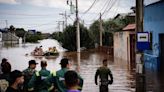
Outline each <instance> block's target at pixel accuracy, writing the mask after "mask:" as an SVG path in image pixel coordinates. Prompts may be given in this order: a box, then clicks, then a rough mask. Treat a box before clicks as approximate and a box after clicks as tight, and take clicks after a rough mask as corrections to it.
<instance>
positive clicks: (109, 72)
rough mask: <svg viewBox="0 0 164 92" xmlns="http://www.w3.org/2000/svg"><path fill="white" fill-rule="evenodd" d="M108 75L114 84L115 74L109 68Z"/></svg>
mask: <svg viewBox="0 0 164 92" xmlns="http://www.w3.org/2000/svg"><path fill="white" fill-rule="evenodd" d="M108 75H109V76H110V79H111V80H110V81H109V84H112V83H113V75H112V72H111V70H110V69H109V70H108Z"/></svg>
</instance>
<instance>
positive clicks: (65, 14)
mask: <svg viewBox="0 0 164 92" xmlns="http://www.w3.org/2000/svg"><path fill="white" fill-rule="evenodd" d="M59 15H62V16H63V17H64V22H65V23H64V25H65V28H66V27H67V12H66V11H65V13H59Z"/></svg>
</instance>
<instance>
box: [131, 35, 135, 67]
mask: <svg viewBox="0 0 164 92" xmlns="http://www.w3.org/2000/svg"><path fill="white" fill-rule="evenodd" d="M135 56H136V55H135V34H130V64H131V66H133V67H135V59H136V58H135Z"/></svg>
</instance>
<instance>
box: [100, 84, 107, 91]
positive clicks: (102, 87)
mask: <svg viewBox="0 0 164 92" xmlns="http://www.w3.org/2000/svg"><path fill="white" fill-rule="evenodd" d="M100 92H108V85H100Z"/></svg>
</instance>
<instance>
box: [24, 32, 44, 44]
mask: <svg viewBox="0 0 164 92" xmlns="http://www.w3.org/2000/svg"><path fill="white" fill-rule="evenodd" d="M42 39H43V38H42V33H41V32H36V34H27V35H26V42H32V43H36V42H38V40H42Z"/></svg>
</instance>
